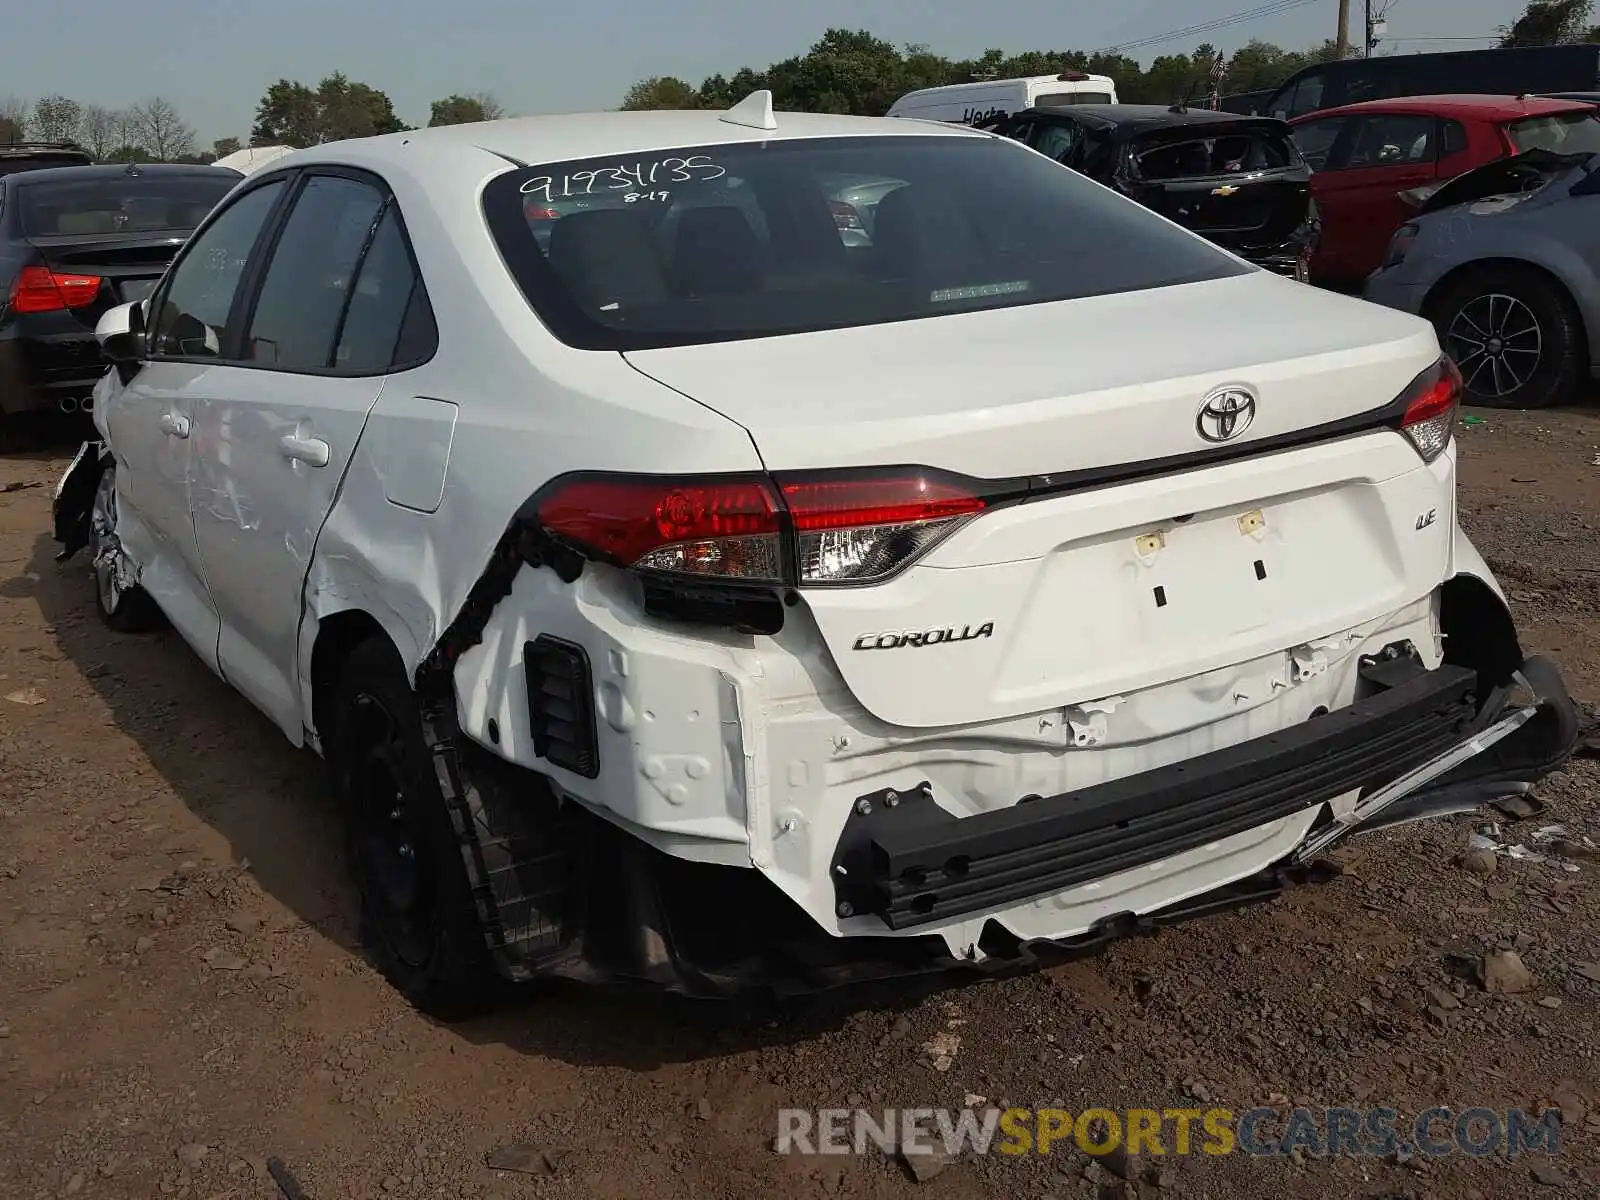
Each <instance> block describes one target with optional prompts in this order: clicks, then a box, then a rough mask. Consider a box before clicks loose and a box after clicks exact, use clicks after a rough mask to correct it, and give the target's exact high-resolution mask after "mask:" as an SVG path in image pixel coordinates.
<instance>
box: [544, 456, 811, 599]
mask: <svg viewBox="0 0 1600 1200" xmlns="http://www.w3.org/2000/svg"><path fill="white" fill-rule="evenodd" d="M538 513H539V523H540V524H541V525H543V526H544V528H545V529H546V530H547V531H549V532H550V533H552V534H554V535H556V536H557V537H559V538H561V539H563V540H564V541H567V542H569V543H571V544H572V545H573V546H575V547H576V548H577V549H579V550H581V551H583V552H584V553H586V554H588V555H590V556H591V557H599V558H602V559H606V560H609V561H611V562H615V563H617V564H619V565H621V566H625V567H632V568H635V569H637V570H641V571H666V572H670V573H672V574H678V575H697V576H700V577H703V578H704V577H710V578H721V579H730V580H744V581H747V582H752V583H757V582H762V583H781V582H782V581H783V567H782V563H783V539H782V521H781V520H780V519H779V505H778V497H777V493H776V492H775V491H774V489H773V487H772V485H771V484H770V483H768V482H767V481H766V480H764V479H761V478H757V477H750V478H729V479H722V478H703V479H695V478H686V479H671V478H665V477H662V478H655V477H651V476H604V475H595V476H587V477H579V478H575V479H572V480H570V481H568V482H564V483H559V484H558V485H557V486H556V487H554V488H552V489H551V491H550V493H549V494H548V495H547V496H545V497H544V498H542V499H541V500H540V501H539V504H538Z"/></svg>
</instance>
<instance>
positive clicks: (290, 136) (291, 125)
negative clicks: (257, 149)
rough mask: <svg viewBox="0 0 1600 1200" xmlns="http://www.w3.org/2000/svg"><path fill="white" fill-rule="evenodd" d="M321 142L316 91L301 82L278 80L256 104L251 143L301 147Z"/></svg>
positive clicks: (319, 115) (319, 111) (253, 144)
mask: <svg viewBox="0 0 1600 1200" xmlns="http://www.w3.org/2000/svg"><path fill="white" fill-rule="evenodd" d="M320 141H322V110H321V107H320V106H319V105H318V103H317V94H316V93H315V92H313V91H312V90H311V89H310V88H308V87H307V86H306V85H305V84H303V83H297V82H294V81H292V80H288V79H280V80H278V82H277V83H275V84H273V85H272V86H271V87H269V88H268V89H267V94H266V95H264V96H263V97H261V103H260V104H258V105H257V106H256V123H255V127H254V128H252V129H251V130H250V144H251V145H252V146H294V147H297V148H301V149H303V148H304V147H306V146H315V145H316V144H317V143H318V142H320Z"/></svg>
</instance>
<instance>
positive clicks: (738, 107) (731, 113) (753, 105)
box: [717, 88, 778, 129]
mask: <svg viewBox="0 0 1600 1200" xmlns="http://www.w3.org/2000/svg"><path fill="white" fill-rule="evenodd" d="M717 119H718V120H719V121H725V122H727V123H728V124H729V125H743V126H744V127H745V128H747V129H776V128H777V127H778V118H777V117H776V116H774V115H773V112H772V93H771V92H770V91H768V90H766V89H765V88H763V89H761V90H760V91H758V92H751V93H750V94H749V95H748V96H746V97H745V98H744V99H743V100H741V101H739V103H737V104H735V105H734V106H733V107H732V108H730V109H729V110H728V111H727V112H725V113H723V114H722V116H720V117H718V118H717Z"/></svg>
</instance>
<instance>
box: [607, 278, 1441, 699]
mask: <svg viewBox="0 0 1600 1200" xmlns="http://www.w3.org/2000/svg"><path fill="white" fill-rule="evenodd" d="M1437 355H1438V345H1437V341H1436V340H1435V337H1434V334H1433V331H1432V328H1431V327H1430V326H1428V325H1427V324H1426V323H1425V322H1422V321H1420V320H1418V319H1417V318H1414V317H1410V316H1407V315H1404V314H1399V313H1394V312H1392V311H1390V310H1386V309H1382V308H1379V307H1377V306H1375V305H1368V304H1365V303H1363V302H1361V301H1356V300H1352V299H1348V298H1345V297H1340V296H1336V295H1332V294H1329V293H1323V292H1318V291H1314V290H1313V289H1311V288H1308V287H1305V286H1304V285H1300V284H1295V283H1291V282H1289V281H1286V280H1282V279H1278V278H1275V277H1273V276H1271V275H1268V274H1266V273H1265V272H1252V273H1251V274H1249V275H1245V276H1240V277H1235V278H1232V279H1226V280H1221V281H1218V282H1214V283H1205V284H1195V285H1188V286H1184V287H1175V288H1167V289H1162V290H1159V291H1153V292H1140V293H1131V294H1125V295H1121V296H1107V297H1101V298H1096V299H1090V300H1081V301H1069V302H1064V303H1059V304H1042V305H1035V306H1025V307H1019V308H1012V309H1007V310H998V311H987V312H978V313H970V314H962V315H959V316H951V317H946V318H936V319H931V320H925V321H909V322H904V323H901V324H895V325H879V326H873V327H867V328H857V329H847V330H837V331H828V332H823V333H817V334H807V335H800V336H794V337H784V338H767V339H752V340H750V341H735V342H724V343H719V344H713V345H703V346H691V347H678V348H673V349H662V350H648V351H640V352H630V353H629V354H628V355H627V358H628V359H629V360H630V361H631V362H632V363H633V364H634V365H635V367H637V368H638V369H639V370H641V371H642V372H644V373H645V374H647V375H650V376H651V377H653V378H655V379H657V380H658V381H660V382H662V383H664V384H666V385H667V386H669V387H672V388H674V389H675V390H677V391H679V392H681V393H683V394H685V395H687V396H689V397H691V398H693V399H694V400H696V401H698V402H700V403H702V404H704V405H706V406H707V407H710V408H712V409H715V410H716V411H719V412H721V413H723V414H724V415H726V416H728V417H730V418H732V419H733V420H735V421H737V422H739V423H740V424H741V425H743V426H744V427H745V428H746V429H748V430H749V431H750V433H751V435H752V437H753V438H754V440H755V442H756V445H757V448H758V449H759V450H760V452H761V455H762V458H763V461H764V462H765V464H766V466H767V467H768V469H770V470H774V471H805V470H808V469H821V468H830V467H843V466H890V465H917V466H927V467H936V468H942V469H944V470H948V471H953V472H959V473H962V474H966V475H970V476H977V477H984V478H991V479H999V478H1005V479H1014V478H1016V477H1028V478H1029V479H1030V480H1031V481H1032V483H1033V485H1034V486H1035V487H1036V489H1037V490H1039V491H1040V492H1043V493H1050V492H1051V490H1052V488H1060V487H1061V484H1062V482H1063V477H1071V476H1074V475H1075V473H1081V474H1076V478H1069V479H1067V480H1066V482H1067V484H1068V485H1069V486H1067V487H1066V488H1065V489H1064V490H1059V491H1057V492H1056V493H1055V494H1043V495H1040V497H1039V498H1038V499H1033V500H1030V501H1029V502H1027V503H1024V504H1017V505H1013V506H1011V507H1004V508H998V509H996V510H994V511H991V512H985V513H983V514H982V515H980V516H978V517H977V518H976V519H974V520H972V521H970V522H969V523H967V524H965V525H963V526H962V527H961V528H959V529H958V530H957V531H956V532H955V533H954V534H952V535H951V536H950V537H949V538H948V539H947V540H946V541H944V542H943V543H941V544H939V545H938V546H937V547H936V548H935V549H934V550H933V551H932V552H931V553H930V554H929V555H928V556H927V557H925V558H924V559H922V560H921V561H919V562H918V563H916V564H915V565H914V566H912V567H910V568H909V569H908V570H905V571H904V572H902V573H901V574H900V575H898V576H895V577H893V578H891V579H890V580H888V581H887V582H885V583H881V584H878V585H875V586H866V587H836V588H808V589H805V590H804V591H803V593H802V594H803V595H804V597H805V600H806V604H805V606H804V608H802V609H796V610H793V611H794V613H795V619H796V620H805V619H806V616H807V614H809V618H810V620H812V621H814V622H815V625H816V629H817V632H818V634H819V636H820V638H821V640H822V641H823V642H824V643H825V644H826V645H827V647H828V649H829V651H830V652H831V654H832V657H833V659H834V661H835V663H836V664H837V666H838V669H839V671H840V674H841V676H842V677H843V679H844V682H845V683H846V684H847V686H848V687H849V688H850V689H851V691H852V693H853V694H854V695H855V697H856V698H857V700H858V701H859V702H860V703H861V704H862V705H863V707H865V708H866V709H867V710H868V711H869V712H871V713H872V714H874V715H875V716H877V717H878V718H880V719H882V720H884V721H886V722H889V723H891V724H895V725H901V726H908V727H931V726H948V725H959V724H967V723H975V722H983V721H992V720H1001V719H1005V718H1009V717H1015V716H1018V715H1021V714H1025V713H1038V712H1043V711H1045V710H1052V709H1060V708H1061V707H1063V706H1070V705H1078V704H1083V703H1085V702H1090V701H1098V700H1105V699H1108V698H1114V697H1117V696H1120V695H1122V694H1124V693H1127V692H1130V691H1136V690H1138V689H1140V688H1145V687H1151V686H1155V685H1157V684H1160V683H1165V682H1168V681H1171V680H1175V679H1183V678H1190V677H1193V676H1197V675H1200V674H1202V673H1205V672H1212V671H1218V670H1225V669H1227V668H1229V667H1231V666H1233V665H1235V664H1239V663H1245V662H1250V661H1252V660H1256V659H1260V658H1261V657H1263V656H1268V655H1272V654H1275V653H1279V654H1282V655H1284V663H1285V665H1284V671H1285V673H1286V674H1285V676H1284V678H1285V679H1288V678H1289V677H1290V674H1289V673H1290V672H1291V671H1292V668H1291V667H1290V665H1289V658H1288V652H1289V651H1290V650H1291V648H1293V647H1297V646H1301V645H1302V644H1310V643H1312V642H1314V641H1316V640H1317V639H1324V638H1327V637H1329V636H1330V635H1333V634H1336V633H1339V632H1340V631H1342V630H1346V629H1349V628H1351V627H1354V626H1356V625H1358V624H1360V623H1361V622H1364V621H1371V620H1374V619H1377V618H1381V617H1384V616H1386V615H1388V614H1391V613H1393V612H1395V611H1397V610H1398V609H1400V608H1402V607H1404V606H1405V605H1406V604H1408V603H1411V602H1413V601H1415V600H1417V599H1419V598H1421V597H1423V596H1426V595H1427V594H1428V593H1429V592H1430V591H1431V590H1432V589H1433V588H1435V587H1436V586H1437V585H1438V583H1439V581H1440V580H1441V579H1442V578H1443V577H1444V573H1445V571H1446V570H1447V567H1448V555H1449V529H1450V528H1451V525H1452V521H1451V519H1450V515H1449V514H1450V512H1451V508H1450V504H1451V486H1452V482H1451V481H1452V479H1453V476H1452V475H1451V473H1450V470H1449V467H1448V463H1443V464H1436V465H1435V467H1433V468H1430V467H1426V466H1424V465H1423V463H1422V461H1421V459H1420V458H1419V457H1418V455H1417V454H1416V452H1415V451H1414V450H1413V449H1412V447H1411V445H1410V443H1409V442H1408V441H1407V440H1406V439H1405V438H1403V437H1401V436H1400V435H1398V434H1397V433H1394V432H1392V431H1389V430H1377V431H1372V432H1366V433H1354V434H1351V435H1348V436H1343V437H1330V438H1326V439H1321V440H1317V441H1314V442H1312V443H1310V444H1306V445H1300V446H1297V447H1291V448H1282V442H1281V440H1280V439H1282V438H1284V437H1285V436H1286V435H1294V434H1296V433H1300V432H1303V431H1305V430H1307V429H1310V428H1314V427H1318V426H1324V425H1333V424H1335V423H1337V422H1340V421H1343V420H1346V419H1349V418H1355V417H1358V416H1359V415H1360V414H1362V413H1366V412H1370V411H1371V410H1374V409H1377V408H1380V407H1382V406H1384V405H1385V404H1387V403H1389V402H1390V401H1392V400H1394V399H1395V398H1396V397H1397V396H1398V395H1400V394H1401V393H1402V392H1403V391H1404V390H1405V388H1406V386H1407V385H1408V384H1409V383H1410V382H1411V381H1412V380H1413V379H1414V378H1415V377H1416V376H1417V375H1418V374H1419V373H1420V372H1421V371H1423V370H1425V369H1426V368H1427V367H1428V365H1429V364H1430V363H1432V362H1433V361H1434V360H1435V359H1436V357H1437ZM1225 386H1226V387H1242V388H1246V389H1249V390H1250V391H1252V392H1254V394H1255V397H1256V413H1255V416H1254V419H1253V420H1252V421H1251V422H1250V423H1249V424H1248V426H1247V427H1246V428H1245V429H1244V431H1243V432H1242V433H1240V434H1238V435H1237V437H1236V438H1235V439H1233V444H1234V445H1237V446H1239V447H1241V448H1242V453H1241V454H1239V455H1236V456H1235V457H1232V458H1230V459H1229V460H1228V461H1223V462H1216V463H1212V464H1209V465H1201V466H1191V467H1190V468H1189V469H1170V464H1166V466H1168V468H1169V469H1166V470H1161V469H1160V465H1159V464H1158V465H1157V466H1154V467H1153V466H1152V464H1155V463H1156V462H1157V460H1162V459H1171V458H1180V459H1181V457H1182V456H1186V455H1191V454H1194V453H1195V452H1196V451H1204V450H1206V449H1207V448H1208V446H1210V445H1211V444H1210V443H1208V442H1207V441H1206V440H1205V439H1203V438H1202V437H1201V436H1200V434H1199V432H1198V418H1199V413H1200V409H1201V405H1202V401H1203V400H1204V399H1205V398H1206V397H1207V396H1208V395H1210V394H1211V393H1212V391H1213V390H1214V389H1217V388H1220V387H1225ZM1252 443H1263V444H1264V446H1265V447H1266V448H1268V449H1269V450H1270V452H1265V453H1261V454H1258V455H1250V454H1249V452H1248V448H1249V446H1250V445H1251V444H1252ZM1430 514H1431V515H1430ZM930 632H932V633H933V636H922V637H918V638H914V639H909V640H908V639H907V638H906V637H904V636H903V635H907V634H924V635H927V634H929V633H930ZM1336 650H1337V648H1335V647H1324V648H1323V649H1322V651H1321V653H1323V654H1324V655H1325V657H1326V656H1328V655H1331V654H1333V653H1335V652H1336ZM1316 653H1318V651H1317V650H1315V649H1313V650H1309V651H1306V652H1305V654H1308V655H1310V656H1311V657H1312V658H1314V657H1315V655H1316ZM1213 685H1214V686H1213ZM1221 686H1222V685H1221V684H1217V683H1216V680H1215V679H1213V680H1212V681H1211V683H1209V684H1207V687H1208V688H1210V689H1211V690H1216V688H1218V687H1221ZM1272 687H1273V685H1271V684H1270V682H1269V681H1262V680H1241V681H1239V689H1236V690H1240V689H1242V690H1243V691H1244V692H1245V693H1247V694H1250V695H1252V696H1254V693H1255V692H1257V691H1262V689H1266V690H1265V691H1262V694H1261V695H1260V696H1254V699H1257V700H1264V699H1266V698H1267V696H1268V693H1269V692H1270V691H1271V690H1272ZM1229 694H1230V695H1231V694H1232V693H1231V692H1230V693H1229ZM1219 703H1220V701H1219ZM1236 703H1242V702H1234V701H1229V702H1228V704H1227V705H1225V706H1224V707H1226V708H1227V710H1228V711H1229V712H1232V711H1237V708H1236V707H1235V704H1236ZM1069 715H1070V714H1069Z"/></svg>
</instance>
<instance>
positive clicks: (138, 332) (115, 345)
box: [94, 300, 144, 383]
mask: <svg viewBox="0 0 1600 1200" xmlns="http://www.w3.org/2000/svg"><path fill="white" fill-rule="evenodd" d="M94 340H95V341H97V342H99V343H100V353H101V354H102V355H104V356H105V358H106V360H107V361H108V362H110V363H111V365H112V366H114V367H116V369H117V374H118V375H120V376H121V377H122V381H123V382H124V383H126V382H127V381H128V380H129V379H130V378H132V376H133V373H134V372H135V371H136V370H138V368H139V364H140V363H142V362H143V361H144V308H143V307H142V306H141V305H140V303H139V302H138V301H136V300H135V301H130V302H129V303H127V304H119V305H117V306H116V307H115V308H108V309H106V311H105V312H103V313H101V314H100V320H99V321H98V322H96V324H95V327H94Z"/></svg>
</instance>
